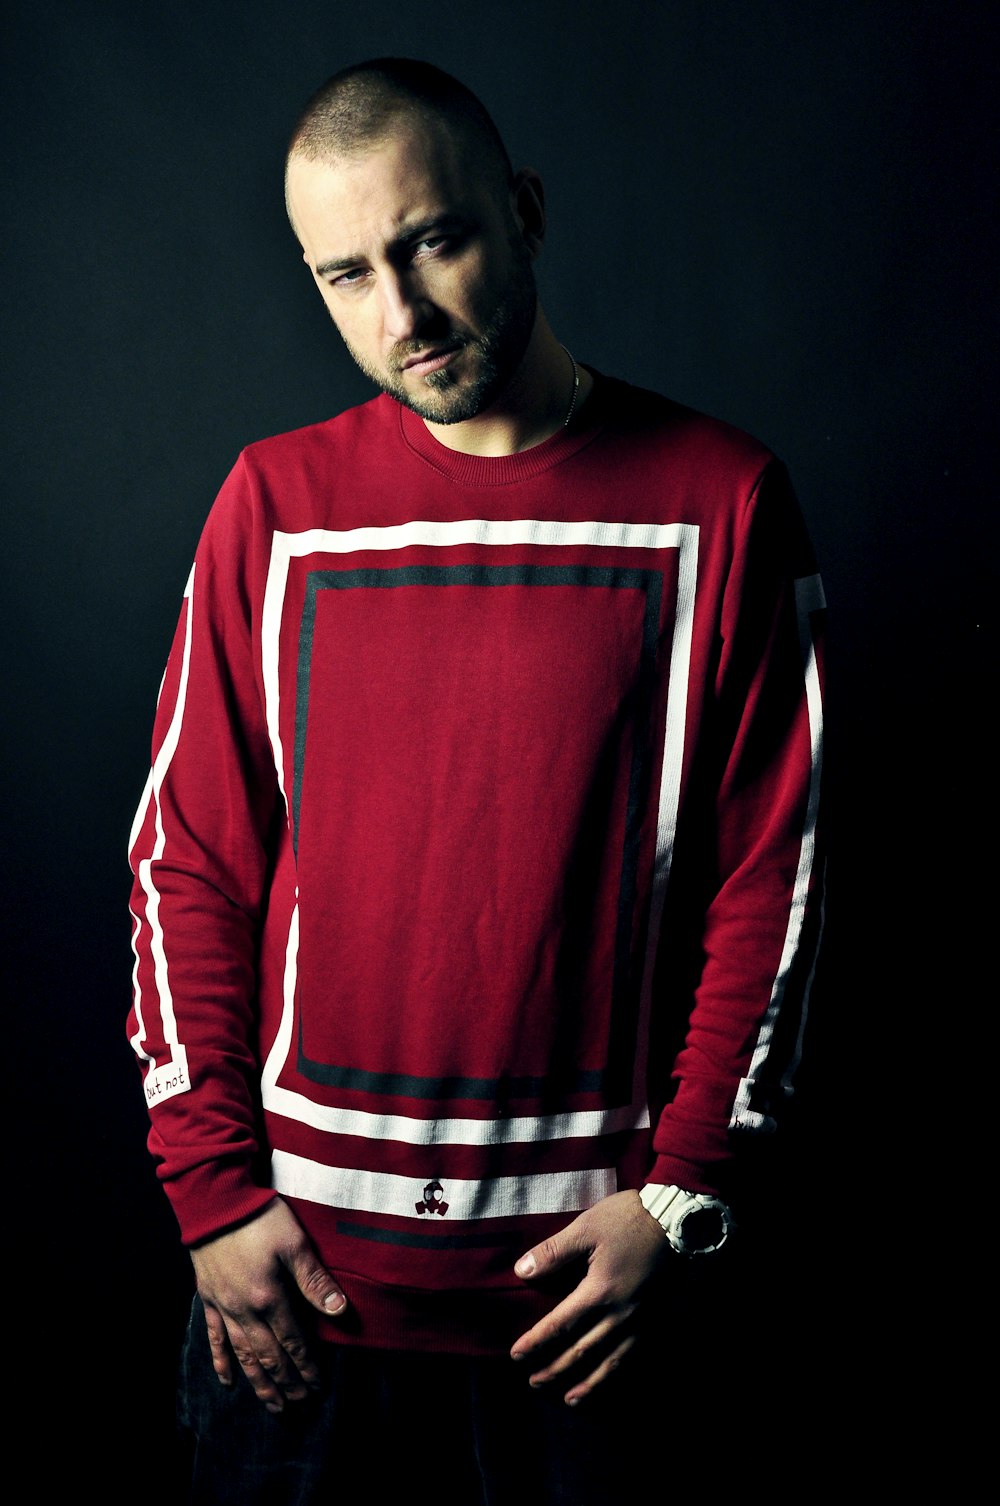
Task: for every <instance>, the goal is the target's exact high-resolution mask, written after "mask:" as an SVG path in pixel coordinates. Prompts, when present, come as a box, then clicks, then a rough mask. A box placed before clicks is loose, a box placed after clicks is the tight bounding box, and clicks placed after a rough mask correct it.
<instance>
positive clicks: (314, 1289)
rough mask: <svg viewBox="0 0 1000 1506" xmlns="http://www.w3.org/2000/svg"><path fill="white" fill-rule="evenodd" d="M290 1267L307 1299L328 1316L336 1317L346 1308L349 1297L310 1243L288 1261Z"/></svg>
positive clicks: (301, 1247)
mask: <svg viewBox="0 0 1000 1506" xmlns="http://www.w3.org/2000/svg"><path fill="white" fill-rule="evenodd" d="M288 1269H289V1270H290V1271H291V1273H292V1275H293V1277H294V1278H295V1284H296V1286H297V1287H298V1289H299V1291H300V1292H301V1293H302V1295H303V1297H305V1299H306V1301H307V1302H309V1303H311V1305H312V1306H313V1307H315V1308H316V1310H317V1312H321V1313H323V1314H324V1315H325V1316H326V1317H328V1318H336V1317H339V1315H340V1314H341V1313H342V1312H343V1311H344V1310H345V1309H346V1307H347V1298H346V1297H345V1296H344V1293H343V1292H342V1291H341V1289H340V1287H339V1286H338V1285H337V1283H336V1282H335V1281H334V1279H333V1277H332V1276H331V1275H330V1272H329V1271H328V1270H327V1268H326V1266H325V1265H321V1264H320V1261H319V1257H318V1256H317V1254H316V1251H315V1250H314V1249H313V1248H312V1246H311V1245H310V1244H303V1245H301V1246H300V1247H299V1249H297V1250H296V1251H295V1253H294V1254H293V1255H292V1256H291V1258H290V1259H289V1261H288Z"/></svg>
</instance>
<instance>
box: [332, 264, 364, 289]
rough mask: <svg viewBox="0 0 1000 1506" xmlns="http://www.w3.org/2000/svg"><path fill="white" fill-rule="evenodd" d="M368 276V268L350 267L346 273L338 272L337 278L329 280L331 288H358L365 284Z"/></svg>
mask: <svg viewBox="0 0 1000 1506" xmlns="http://www.w3.org/2000/svg"><path fill="white" fill-rule="evenodd" d="M367 276H368V268H367V267H350V268H348V270H347V271H346V272H338V274H337V276H336V277H331V278H330V279H329V282H330V287H331V288H356V287H358V286H359V285H360V284H361V283H363V282H364V280H365V278H366V277H367Z"/></svg>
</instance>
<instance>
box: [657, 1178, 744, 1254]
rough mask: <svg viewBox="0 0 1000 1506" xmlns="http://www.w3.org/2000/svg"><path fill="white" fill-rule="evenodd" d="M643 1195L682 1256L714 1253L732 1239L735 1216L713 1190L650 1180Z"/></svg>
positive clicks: (672, 1244)
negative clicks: (691, 1190)
mask: <svg viewBox="0 0 1000 1506" xmlns="http://www.w3.org/2000/svg"><path fill="white" fill-rule="evenodd" d="M639 1198H640V1201H641V1202H642V1206H643V1207H644V1208H645V1210H646V1212H647V1213H650V1214H652V1216H653V1218H655V1219H656V1222H657V1223H658V1224H659V1226H660V1228H661V1229H662V1230H663V1232H664V1234H665V1235H666V1236H667V1239H668V1240H669V1241H670V1244H671V1246H672V1247H673V1248H674V1249H675V1250H676V1251H677V1253H678V1254H679V1255H711V1254H712V1252H713V1251H714V1250H718V1249H721V1247H722V1246H723V1245H724V1244H725V1242H726V1240H727V1239H728V1238H729V1230H730V1228H731V1227H732V1222H733V1220H732V1215H731V1214H730V1212H729V1209H728V1207H727V1206H726V1204H725V1203H724V1202H723V1201H722V1199H721V1198H717V1197H713V1196H712V1194H711V1193H708V1192H685V1190H684V1188H683V1187H673V1186H668V1187H665V1186H663V1184H662V1183H659V1182H647V1183H646V1185H645V1187H643V1188H642V1189H641V1190H640V1192H639Z"/></svg>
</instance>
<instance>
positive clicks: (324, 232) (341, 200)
mask: <svg viewBox="0 0 1000 1506" xmlns="http://www.w3.org/2000/svg"><path fill="white" fill-rule="evenodd" d="M287 191H288V208H289V214H290V216H291V219H292V224H293V226H294V228H295V231H296V234H297V235H298V237H299V240H300V241H301V242H302V247H303V250H304V251H305V253H306V258H307V260H311V261H312V262H313V265H316V263H317V262H320V261H323V260H325V259H329V258H331V257H336V256H353V255H355V254H361V253H364V254H366V255H377V254H378V252H379V251H380V250H382V249H384V248H385V247H386V246H388V245H390V244H392V242H393V241H394V240H395V239H396V238H397V237H398V236H399V235H400V234H402V233H405V230H406V227H407V226H409V225H415V224H422V223H426V222H427V221H429V220H433V219H434V218H435V217H436V216H438V215H443V214H459V215H469V216H474V217H481V216H483V215H484V214H488V213H490V212H491V211H492V212H494V213H495V212H498V205H497V204H496V200H495V195H494V196H493V197H492V198H491V195H490V193H489V191H488V189H487V187H486V186H485V183H484V175H483V174H482V173H477V172H476V170H475V166H474V163H473V162H472V160H471V156H470V153H469V152H468V151H467V150H466V151H463V150H462V145H461V143H460V141H459V140H457V139H456V138H455V137H453V136H451V135H449V134H448V133H447V132H446V131H445V130H444V129H443V128H442V127H440V126H437V127H435V126H433V125H431V124H429V123H427V122H424V121H420V120H414V121H412V122H408V123H405V124H404V123H402V122H401V123H400V124H399V126H398V128H397V129H396V130H394V132H393V134H392V135H391V136H386V137H384V138H382V139H380V140H377V141H374V142H372V143H371V144H370V145H368V146H366V147H365V148H363V149H362V150H360V151H357V152H350V153H348V154H346V155H344V156H333V157H324V158H314V159H311V158H307V157H304V156H302V155H301V154H298V153H296V154H294V155H293V156H292V157H291V159H290V161H289V164H288V179H287Z"/></svg>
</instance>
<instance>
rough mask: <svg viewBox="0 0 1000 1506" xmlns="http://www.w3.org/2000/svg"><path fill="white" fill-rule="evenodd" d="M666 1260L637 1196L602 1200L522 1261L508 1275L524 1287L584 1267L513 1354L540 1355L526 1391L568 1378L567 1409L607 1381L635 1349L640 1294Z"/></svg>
mask: <svg viewBox="0 0 1000 1506" xmlns="http://www.w3.org/2000/svg"><path fill="white" fill-rule="evenodd" d="M668 1258H676V1257H672V1256H671V1251H670V1246H669V1244H668V1243H667V1240H666V1238H665V1237H664V1234H663V1231H662V1230H661V1229H660V1227H659V1225H658V1224H657V1222H656V1220H655V1219H654V1218H652V1217H651V1216H650V1214H648V1213H647V1212H646V1210H645V1208H644V1207H643V1206H642V1203H641V1202H640V1201H639V1194H638V1193H637V1192H616V1193H613V1194H612V1195H611V1196H610V1197H606V1198H603V1199H602V1200H601V1201H600V1202H599V1203H595V1205H594V1206H593V1208H588V1209H587V1210H586V1211H585V1212H584V1213H581V1214H580V1215H579V1217H578V1218H575V1219H574V1220H573V1222H572V1223H571V1224H567V1225H566V1228H565V1229H562V1230H560V1232H559V1233H558V1234H554V1235H552V1237H551V1238H550V1239H546V1240H543V1241H542V1243H541V1244H538V1245H535V1246H534V1247H533V1248H532V1249H530V1250H528V1251H527V1253H526V1254H524V1255H522V1256H521V1258H520V1260H518V1262H517V1263H516V1265H515V1266H514V1270H515V1273H516V1274H517V1275H518V1276H520V1277H521V1278H522V1279H523V1280H525V1281H534V1280H537V1279H538V1278H539V1277H543V1276H548V1275H551V1274H552V1273H553V1272H555V1271H558V1270H559V1269H560V1268H561V1267H563V1266H565V1265H568V1264H569V1263H570V1262H571V1261H583V1260H585V1261H586V1263H587V1269H586V1272H585V1274H584V1276H583V1279H582V1280H581V1281H580V1283H579V1285H578V1286H577V1287H575V1288H574V1290H573V1291H572V1292H570V1294H569V1296H568V1297H565V1298H564V1299H563V1301H562V1302H560V1303H559V1304H558V1305H557V1306H556V1307H554V1308H553V1309H552V1311H551V1312H550V1313H549V1314H548V1315H547V1316H546V1317H544V1318H542V1320H541V1321H540V1322H539V1323H536V1324H535V1326H534V1328H531V1329H529V1330H528V1332H527V1333H525V1334H522V1335H521V1337H520V1338H519V1339H518V1340H517V1343H516V1344H515V1345H514V1346H513V1348H512V1349H511V1358H512V1359H515V1360H523V1359H527V1358H529V1357H534V1358H535V1360H536V1362H537V1360H538V1359H539V1358H540V1357H541V1352H543V1351H544V1352H545V1361H546V1362H545V1363H544V1365H543V1367H542V1368H541V1369H539V1370H536V1371H535V1372H534V1373H533V1374H532V1375H531V1376H530V1377H529V1380H530V1383H531V1385H532V1386H545V1385H548V1384H549V1383H550V1382H552V1381H556V1380H558V1379H559V1378H560V1377H564V1378H565V1379H571V1381H572V1383H571V1385H570V1386H569V1389H568V1390H567V1391H566V1393H565V1399H566V1401H567V1402H568V1403H569V1405H570V1406H573V1405H575V1404H576V1403H577V1402H578V1401H581V1400H582V1399H583V1398H584V1397H585V1396H588V1395H589V1394H590V1393H591V1392H592V1391H593V1390H594V1389H595V1388H596V1387H597V1386H599V1385H600V1384H601V1382H602V1381H604V1380H606V1379H607V1377H608V1376H609V1375H610V1374H611V1373H612V1371H613V1370H615V1369H616V1368H617V1366H618V1364H619V1363H620V1361H621V1360H622V1359H623V1358H624V1357H625V1355H626V1354H628V1352H629V1350H630V1349H631V1348H632V1346H633V1345H634V1344H635V1341H636V1331H635V1329H636V1323H635V1320H636V1314H637V1313H638V1311H639V1307H640V1303H641V1300H642V1296H643V1292H644V1289H645V1288H646V1286H647V1284H648V1283H649V1281H650V1280H651V1278H652V1277H653V1275H654V1274H655V1272H656V1271H657V1269H658V1268H659V1267H660V1265H661V1264H662V1263H663V1262H664V1261H665V1260H667V1259H668ZM553 1350H555V1357H554V1358H552V1359H549V1358H548V1355H549V1354H551V1353H552V1352H553ZM570 1371H572V1377H570V1376H569V1375H568V1374H567V1372H570Z"/></svg>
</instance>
